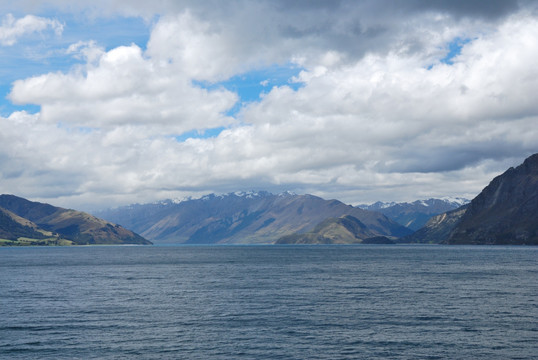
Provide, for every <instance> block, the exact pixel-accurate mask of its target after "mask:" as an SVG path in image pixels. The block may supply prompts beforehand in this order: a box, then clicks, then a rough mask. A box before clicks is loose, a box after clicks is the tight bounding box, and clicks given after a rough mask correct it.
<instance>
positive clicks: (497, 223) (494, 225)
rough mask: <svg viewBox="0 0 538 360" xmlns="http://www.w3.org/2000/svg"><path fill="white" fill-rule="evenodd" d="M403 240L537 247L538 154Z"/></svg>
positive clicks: (509, 170)
mask: <svg viewBox="0 0 538 360" xmlns="http://www.w3.org/2000/svg"><path fill="white" fill-rule="evenodd" d="M400 241H401V242H419V243H447V244H480V245H501V244H507V245H538V154H535V155H532V156H530V157H529V158H527V159H526V160H525V161H524V162H523V164H521V165H520V166H518V167H516V168H515V169H514V168H510V169H508V170H507V171H506V172H505V173H503V174H502V175H499V176H497V177H496V178H495V179H493V180H492V181H491V183H490V184H489V185H488V186H487V187H485V188H484V190H482V192H481V193H480V194H479V195H478V196H477V197H475V198H474V199H473V200H472V201H471V202H470V203H469V204H468V205H465V206H463V207H461V208H459V209H457V210H454V211H450V212H447V213H445V214H441V215H438V216H435V217H433V218H432V219H431V220H430V221H429V222H428V223H427V224H426V226H424V227H423V228H422V229H420V230H418V231H417V232H415V233H414V234H412V235H410V236H407V237H405V238H403V239H400Z"/></svg>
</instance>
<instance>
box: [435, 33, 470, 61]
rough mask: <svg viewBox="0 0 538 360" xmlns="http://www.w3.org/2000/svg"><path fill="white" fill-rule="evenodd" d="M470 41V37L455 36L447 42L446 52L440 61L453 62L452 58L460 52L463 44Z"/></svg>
mask: <svg viewBox="0 0 538 360" xmlns="http://www.w3.org/2000/svg"><path fill="white" fill-rule="evenodd" d="M470 41H471V39H462V38H460V37H457V38H455V39H454V40H452V42H450V43H449V44H448V54H446V56H445V57H444V58H442V59H441V62H442V63H443V64H447V65H452V64H454V62H453V61H452V59H454V58H455V57H456V56H458V55H459V54H461V49H462V48H463V46H464V45H465V44H467V43H468V42H470Z"/></svg>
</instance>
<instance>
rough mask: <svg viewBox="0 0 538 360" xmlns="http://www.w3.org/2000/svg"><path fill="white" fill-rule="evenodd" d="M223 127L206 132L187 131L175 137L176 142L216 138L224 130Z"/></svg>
mask: <svg viewBox="0 0 538 360" xmlns="http://www.w3.org/2000/svg"><path fill="white" fill-rule="evenodd" d="M225 129H226V128H225V127H222V126H221V127H217V128H212V129H206V130H191V131H187V132H185V133H183V134H181V135H178V136H175V137H174V138H175V139H176V141H177V142H183V141H185V140H187V139H207V138H212V137H217V136H219V134H220V133H221V132H222V131H223V130H225Z"/></svg>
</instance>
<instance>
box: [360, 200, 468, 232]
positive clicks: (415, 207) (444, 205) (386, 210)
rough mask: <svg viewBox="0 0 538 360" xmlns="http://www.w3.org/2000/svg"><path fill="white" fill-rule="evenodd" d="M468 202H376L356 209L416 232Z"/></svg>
mask: <svg viewBox="0 0 538 360" xmlns="http://www.w3.org/2000/svg"><path fill="white" fill-rule="evenodd" d="M468 202H469V201H468V200H466V199H461V198H455V199H450V198H446V199H428V200H417V201H414V202H412V203H408V202H404V203H383V202H376V203H374V204H372V205H358V207H360V208H361V209H365V210H370V211H377V212H380V213H382V214H383V215H385V216H386V217H388V218H389V219H391V220H394V221H396V222H397V223H398V224H401V225H403V226H406V227H408V228H409V229H411V230H415V231H416V230H418V229H420V228H422V227H423V226H424V225H426V223H427V222H428V220H430V219H431V218H432V217H433V216H435V215H439V214H442V213H445V212H447V211H451V210H454V209H457V208H458V207H460V206H462V205H464V204H467V203H468Z"/></svg>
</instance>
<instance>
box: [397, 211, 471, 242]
mask: <svg viewBox="0 0 538 360" xmlns="http://www.w3.org/2000/svg"><path fill="white" fill-rule="evenodd" d="M467 207H468V205H463V206H461V207H459V208H457V209H456V210H452V211H448V212H446V213H443V214H439V215H436V216H434V217H432V218H431V219H430V220H429V221H428V222H427V223H426V225H424V227H422V228H420V229H418V230H417V231H416V232H415V233H413V234H411V235H408V236H406V237H404V238H401V239H400V240H399V242H402V243H421V244H439V243H442V242H446V239H448V237H449V236H450V233H451V232H452V230H453V229H454V227H455V226H456V224H457V223H458V222H459V221H460V219H461V217H462V216H463V214H465V211H466V210H467Z"/></svg>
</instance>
